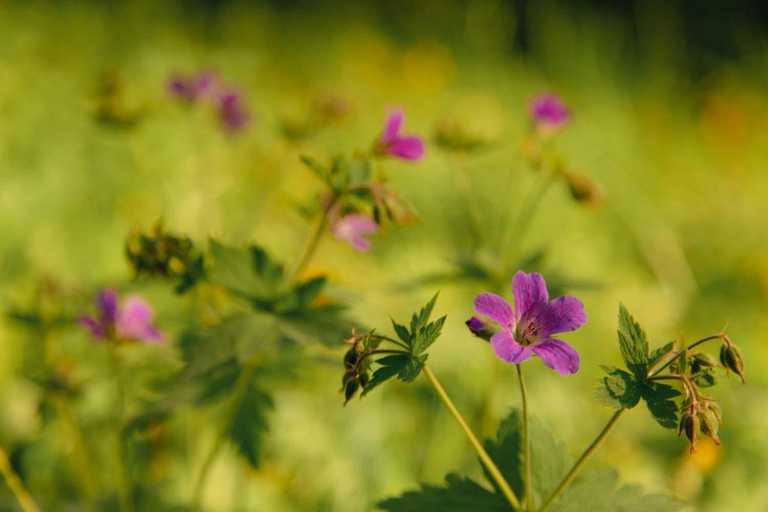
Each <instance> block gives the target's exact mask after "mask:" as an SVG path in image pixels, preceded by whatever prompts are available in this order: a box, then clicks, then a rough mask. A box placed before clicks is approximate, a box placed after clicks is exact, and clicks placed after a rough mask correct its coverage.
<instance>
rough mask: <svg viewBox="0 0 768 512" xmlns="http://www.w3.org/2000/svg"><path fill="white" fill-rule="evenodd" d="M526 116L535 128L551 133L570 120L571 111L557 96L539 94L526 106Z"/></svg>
mask: <svg viewBox="0 0 768 512" xmlns="http://www.w3.org/2000/svg"><path fill="white" fill-rule="evenodd" d="M528 114H529V115H530V116H531V120H532V121H533V124H534V125H536V127H537V128H540V129H543V130H545V131H549V132H553V131H556V130H559V129H560V128H562V127H563V126H565V125H566V124H568V121H570V119H571V111H570V110H569V109H568V107H567V106H566V105H565V103H564V102H563V100H561V99H560V97H559V96H557V95H556V94H553V93H543V94H539V95H538V96H536V97H535V98H533V99H532V100H531V101H530V103H529V104H528Z"/></svg>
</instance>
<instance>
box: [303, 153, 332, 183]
mask: <svg viewBox="0 0 768 512" xmlns="http://www.w3.org/2000/svg"><path fill="white" fill-rule="evenodd" d="M300 160H301V163H303V164H304V166H305V167H306V168H307V169H309V170H310V171H311V172H312V174H314V175H315V176H317V177H318V178H320V179H321V180H322V181H324V182H325V183H328V169H326V168H325V166H324V165H322V164H321V163H320V162H318V161H317V160H315V159H314V158H312V157H309V156H306V155H301V157H300Z"/></svg>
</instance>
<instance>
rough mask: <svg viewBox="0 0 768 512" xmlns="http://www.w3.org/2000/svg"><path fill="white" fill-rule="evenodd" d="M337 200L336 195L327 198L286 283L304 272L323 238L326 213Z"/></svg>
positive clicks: (326, 219) (291, 281)
mask: <svg viewBox="0 0 768 512" xmlns="http://www.w3.org/2000/svg"><path fill="white" fill-rule="evenodd" d="M338 200H339V198H338V197H337V196H333V197H331V198H330V199H329V200H328V205H327V206H326V207H325V208H323V211H322V213H321V214H320V218H319V219H318V220H317V221H316V222H315V225H314V227H313V228H312V231H311V232H310V236H309V237H308V238H307V242H306V243H305V244H304V250H303V251H302V253H301V257H300V258H299V259H298V260H297V263H296V266H295V267H294V268H293V270H292V271H291V272H290V274H289V275H288V278H287V279H286V283H288V284H289V285H290V284H292V283H293V282H294V281H295V280H296V279H298V278H299V277H300V276H301V273H302V272H304V270H305V268H306V266H307V265H308V264H309V262H310V260H311V259H312V257H313V256H314V255H315V252H316V251H317V248H318V246H319V245H320V241H321V240H322V239H323V235H324V234H325V228H326V226H327V225H328V214H329V213H330V211H331V209H332V208H333V207H334V206H335V205H336V203H337V202H338Z"/></svg>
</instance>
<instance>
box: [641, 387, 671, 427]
mask: <svg viewBox="0 0 768 512" xmlns="http://www.w3.org/2000/svg"><path fill="white" fill-rule="evenodd" d="M641 396H642V397H643V400H645V403H646V405H647V406H648V410H649V411H650V413H651V416H653V419H655V420H656V421H657V422H658V423H659V425H661V426H662V427H664V428H669V429H673V430H674V429H676V428H677V404H675V402H674V401H672V400H670V399H671V398H675V397H677V396H680V392H679V391H678V390H676V389H675V388H673V387H672V386H668V385H666V384H661V383H659V382H646V383H644V384H643V386H642V388H641Z"/></svg>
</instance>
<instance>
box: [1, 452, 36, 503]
mask: <svg viewBox="0 0 768 512" xmlns="http://www.w3.org/2000/svg"><path fill="white" fill-rule="evenodd" d="M0 473H2V474H3V476H4V477H5V481H6V482H8V487H9V488H10V489H11V492H12V493H13V495H14V496H16V500H17V501H18V502H19V505H21V508H22V509H24V512H40V509H39V508H38V507H37V504H36V503H35V500H33V499H32V496H31V495H30V494H29V491H27V488H26V487H24V482H22V481H21V478H19V475H17V474H16V472H15V471H14V470H13V466H12V465H11V460H10V459H9V458H8V454H7V453H5V450H4V449H3V448H2V447H0Z"/></svg>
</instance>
